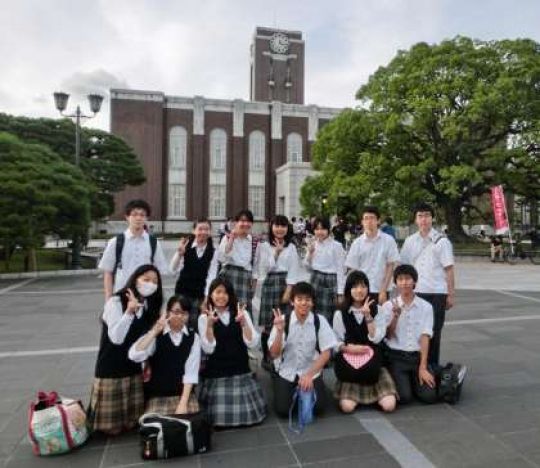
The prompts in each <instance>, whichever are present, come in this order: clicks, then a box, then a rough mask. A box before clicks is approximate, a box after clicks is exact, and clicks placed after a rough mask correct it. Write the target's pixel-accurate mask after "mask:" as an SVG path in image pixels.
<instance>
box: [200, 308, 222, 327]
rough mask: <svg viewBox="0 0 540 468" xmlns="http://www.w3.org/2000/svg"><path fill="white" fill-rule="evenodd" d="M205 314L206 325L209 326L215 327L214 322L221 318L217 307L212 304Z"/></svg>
mask: <svg viewBox="0 0 540 468" xmlns="http://www.w3.org/2000/svg"><path fill="white" fill-rule="evenodd" d="M203 312H204V314H205V315H206V320H207V322H206V326H207V327H213V326H214V324H215V323H216V322H217V321H218V320H219V316H218V313H217V312H216V309H214V308H213V307H212V306H210V307H208V309H205V310H204V311H203Z"/></svg>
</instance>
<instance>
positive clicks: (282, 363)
mask: <svg viewBox="0 0 540 468" xmlns="http://www.w3.org/2000/svg"><path fill="white" fill-rule="evenodd" d="M289 320H290V322H289V331H288V334H287V333H286V332H283V348H282V352H281V356H280V357H278V358H277V359H275V360H274V368H275V370H276V373H275V374H274V375H273V378H272V386H273V393H274V409H275V411H276V413H277V414H278V415H280V416H283V417H287V416H288V414H289V409H290V406H291V402H292V397H293V394H294V391H295V389H296V387H297V386H298V379H299V378H300V377H301V376H302V375H304V374H305V373H306V372H307V371H308V370H309V369H310V368H311V366H312V365H313V363H314V362H315V361H316V360H317V359H318V357H319V355H320V352H324V351H326V350H329V349H332V348H334V347H335V346H336V345H337V343H338V342H337V339H336V336H335V334H334V332H333V330H332V328H331V327H330V325H329V324H328V321H327V320H326V319H325V318H324V316H322V315H320V314H319V333H318V337H319V349H320V352H319V351H317V335H316V329H315V316H314V315H313V312H309V314H308V316H307V317H306V319H305V321H304V323H301V322H299V321H298V319H297V318H296V313H295V312H294V311H293V312H291V315H290V319H289ZM276 335H277V329H276V327H273V328H272V331H271V332H270V337H269V339H268V347H269V348H271V347H272V345H273V343H274V341H275V339H276ZM313 386H314V388H315V392H316V394H317V402H316V403H315V412H316V413H321V412H322V411H324V409H325V408H326V405H327V397H326V388H325V386H324V381H323V375H322V371H321V372H319V373H318V374H317V375H316V376H314V378H313Z"/></svg>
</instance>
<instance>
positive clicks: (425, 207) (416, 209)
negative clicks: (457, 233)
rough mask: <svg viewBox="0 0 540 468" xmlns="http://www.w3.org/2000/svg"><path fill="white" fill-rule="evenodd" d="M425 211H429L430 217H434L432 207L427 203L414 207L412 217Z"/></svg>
mask: <svg viewBox="0 0 540 468" xmlns="http://www.w3.org/2000/svg"><path fill="white" fill-rule="evenodd" d="M425 211H429V212H430V213H431V216H433V217H435V211H434V210H433V207H432V206H431V205H430V204H429V203H426V202H420V203H417V204H416V205H414V208H413V216H414V217H416V214H417V213H419V212H420V213H421V212H425Z"/></svg>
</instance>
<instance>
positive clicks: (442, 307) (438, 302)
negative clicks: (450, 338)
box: [417, 293, 446, 369]
mask: <svg viewBox="0 0 540 468" xmlns="http://www.w3.org/2000/svg"><path fill="white" fill-rule="evenodd" d="M417 295H418V297H421V298H422V299H424V300H426V301H428V302H429V303H430V304H431V305H432V307H433V337H432V338H431V340H430V341H429V354H428V364H429V365H430V366H431V367H433V368H434V369H439V368H440V363H439V360H440V354H441V333H442V328H443V326H444V319H445V316H446V294H425V293H417Z"/></svg>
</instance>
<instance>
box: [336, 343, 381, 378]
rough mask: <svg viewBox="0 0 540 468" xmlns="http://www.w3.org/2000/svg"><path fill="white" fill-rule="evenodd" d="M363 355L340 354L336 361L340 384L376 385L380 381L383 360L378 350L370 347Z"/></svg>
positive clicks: (337, 355) (337, 376)
mask: <svg viewBox="0 0 540 468" xmlns="http://www.w3.org/2000/svg"><path fill="white" fill-rule="evenodd" d="M368 349H369V351H367V352H366V353H362V354H352V353H344V352H339V353H337V354H336V357H335V359H334V373H335V374H336V378H337V379H338V380H339V381H340V382H350V383H358V384H364V385H374V384H376V383H377V382H378V380H379V375H380V373H381V367H382V359H381V353H380V352H379V350H378V349H377V348H374V347H371V346H369V347H368Z"/></svg>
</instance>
